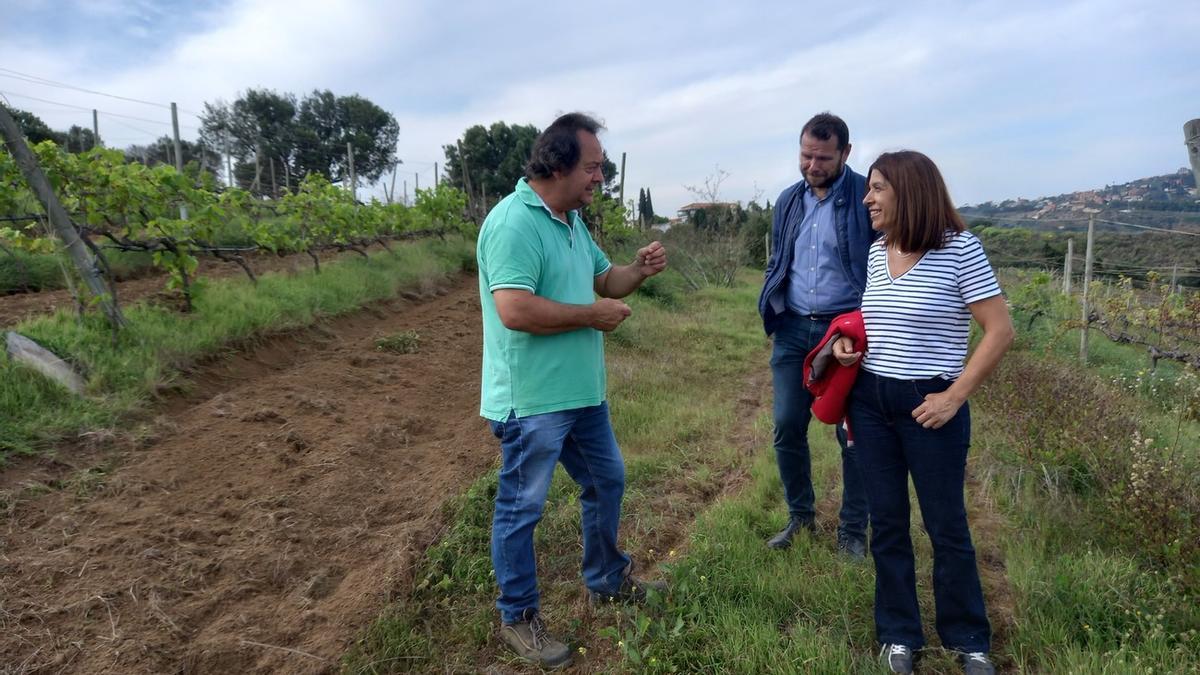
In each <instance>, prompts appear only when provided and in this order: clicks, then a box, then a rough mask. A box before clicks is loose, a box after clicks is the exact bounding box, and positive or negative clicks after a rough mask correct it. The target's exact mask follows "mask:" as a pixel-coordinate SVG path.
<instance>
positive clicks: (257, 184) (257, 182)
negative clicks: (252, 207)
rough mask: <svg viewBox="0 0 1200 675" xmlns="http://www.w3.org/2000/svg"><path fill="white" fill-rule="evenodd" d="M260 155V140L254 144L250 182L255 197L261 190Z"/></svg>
mask: <svg viewBox="0 0 1200 675" xmlns="http://www.w3.org/2000/svg"><path fill="white" fill-rule="evenodd" d="M261 157H262V141H261V140H260V141H258V142H256V143H255V144H254V182H253V183H252V190H253V192H254V196H255V197H257V196H258V193H259V192H262V180H261V177H262V165H261V164H260V163H259V159H260V158H261Z"/></svg>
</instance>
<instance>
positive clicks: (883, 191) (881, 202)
mask: <svg viewBox="0 0 1200 675" xmlns="http://www.w3.org/2000/svg"><path fill="white" fill-rule="evenodd" d="M863 205H865V206H866V207H867V213H869V214H871V228H872V229H874V230H876V231H878V232H885V233H886V232H887V231H888V230H889V229H891V228H892V227H894V226H895V225H896V190H895V189H894V188H892V184H891V183H889V182H888V179H886V178H884V177H883V174H881V173H879V170H878V169H876V170H873V171H871V175H870V176H869V177H868V178H867V196H866V197H863Z"/></svg>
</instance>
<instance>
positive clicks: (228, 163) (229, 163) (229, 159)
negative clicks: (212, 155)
mask: <svg viewBox="0 0 1200 675" xmlns="http://www.w3.org/2000/svg"><path fill="white" fill-rule="evenodd" d="M226 134H228V132H226ZM225 179H226V180H225V182H227V183H229V187H233V155H231V154H229V136H228V135H226V136H225Z"/></svg>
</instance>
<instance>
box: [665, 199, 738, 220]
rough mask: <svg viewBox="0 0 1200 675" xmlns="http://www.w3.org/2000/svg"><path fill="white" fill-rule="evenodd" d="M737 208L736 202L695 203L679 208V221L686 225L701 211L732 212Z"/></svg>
mask: <svg viewBox="0 0 1200 675" xmlns="http://www.w3.org/2000/svg"><path fill="white" fill-rule="evenodd" d="M737 206H738V205H737V203H736V202H693V203H691V204H685V205H684V206H681V207H679V220H680V221H682V222H685V223H686V222H688V221H690V220H692V219H693V218H694V217H695V215H696V214H697V213H698V212H700V211H715V210H719V209H726V210H729V211H732V210H734V209H736V208H737Z"/></svg>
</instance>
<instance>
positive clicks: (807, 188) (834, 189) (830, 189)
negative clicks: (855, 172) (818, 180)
mask: <svg viewBox="0 0 1200 675" xmlns="http://www.w3.org/2000/svg"><path fill="white" fill-rule="evenodd" d="M847 169H849V167H848V166H846V165H845V164H843V165H842V172H841V173H840V174H838V177H837V180H835V181H833V185H830V186H829V187H828V188H827V189H826V190H825V198H824V199H817V195H816V193H815V192H813V189H812V186H811V185H808V184H807V183H805V185H804V194H805V195H806V196H808V197H811V198H813V199H816V200H817V201H825V199H829V197H831V196H832V195H833V194H834V193H835V192H837V191H838V190H840V189H841V188H842V181H844V180H846V174H847V173H849V171H847Z"/></svg>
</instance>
